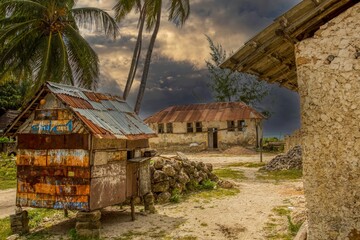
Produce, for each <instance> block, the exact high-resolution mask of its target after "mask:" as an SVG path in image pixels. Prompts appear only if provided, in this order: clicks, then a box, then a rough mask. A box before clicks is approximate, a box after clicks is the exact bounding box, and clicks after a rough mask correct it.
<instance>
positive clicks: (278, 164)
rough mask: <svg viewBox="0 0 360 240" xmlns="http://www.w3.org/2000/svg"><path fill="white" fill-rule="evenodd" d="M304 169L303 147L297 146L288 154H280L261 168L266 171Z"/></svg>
mask: <svg viewBox="0 0 360 240" xmlns="http://www.w3.org/2000/svg"><path fill="white" fill-rule="evenodd" d="M288 169H302V157H301V147H300V146H295V147H293V148H292V149H290V150H289V151H288V152H287V153H286V154H280V155H278V156H276V157H275V158H273V159H272V160H271V161H270V162H269V163H268V164H266V165H265V166H264V167H262V168H261V170H266V171H277V170H288Z"/></svg>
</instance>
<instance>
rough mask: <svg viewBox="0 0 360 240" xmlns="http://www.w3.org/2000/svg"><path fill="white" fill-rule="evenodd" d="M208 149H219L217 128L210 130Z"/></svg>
mask: <svg viewBox="0 0 360 240" xmlns="http://www.w3.org/2000/svg"><path fill="white" fill-rule="evenodd" d="M208 148H211V149H213V148H218V131H217V128H208Z"/></svg>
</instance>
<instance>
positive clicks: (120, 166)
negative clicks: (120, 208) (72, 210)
mask: <svg viewBox="0 0 360 240" xmlns="http://www.w3.org/2000/svg"><path fill="white" fill-rule="evenodd" d="M126 180H127V179H126V161H119V162H113V163H109V164H106V165H101V166H93V167H92V169H91V187H90V209H91V210H95V209H99V208H103V207H106V206H111V205H114V204H119V203H122V202H124V201H125V200H126Z"/></svg>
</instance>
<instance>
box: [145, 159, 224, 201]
mask: <svg viewBox="0 0 360 240" xmlns="http://www.w3.org/2000/svg"><path fill="white" fill-rule="evenodd" d="M151 162H152V164H151V166H150V170H151V188H152V192H153V195H154V197H155V199H156V201H157V202H158V203H166V202H168V201H169V200H170V198H171V196H172V193H174V191H176V193H178V194H180V193H182V192H184V191H189V190H190V191H191V190H194V189H192V188H193V187H194V186H196V185H199V184H202V183H203V182H204V181H206V180H211V181H214V182H217V181H218V180H219V179H218V177H217V176H216V175H215V174H214V173H212V170H213V166H212V164H210V163H206V164H205V163H203V162H195V161H190V160H189V159H188V158H187V156H186V155H184V154H183V153H180V152H178V153H177V155H176V156H175V157H171V158H168V157H163V156H157V157H154V158H152V160H151Z"/></svg>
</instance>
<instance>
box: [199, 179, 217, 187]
mask: <svg viewBox="0 0 360 240" xmlns="http://www.w3.org/2000/svg"><path fill="white" fill-rule="evenodd" d="M199 188H200V189H201V190H213V189H215V188H216V182H213V181H211V180H209V179H207V180H205V181H203V182H202V183H201V184H200V185H199Z"/></svg>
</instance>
